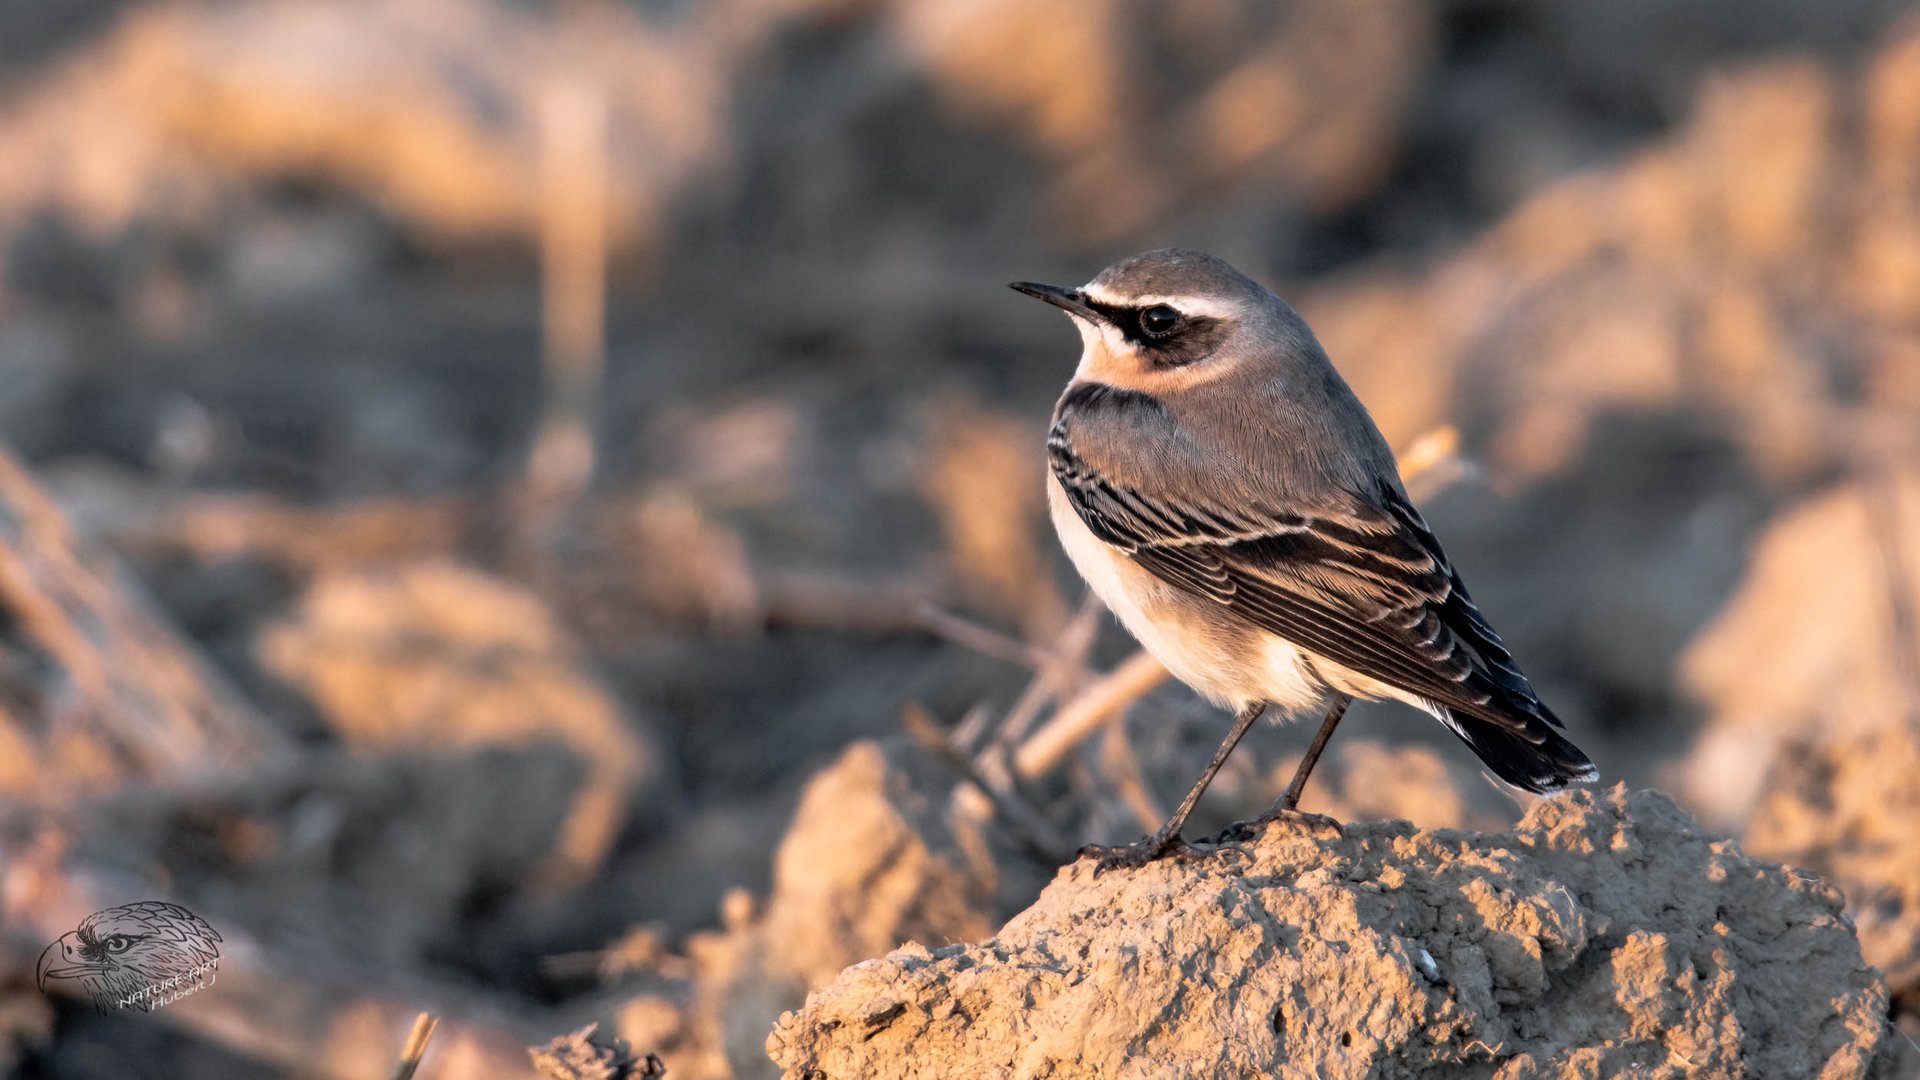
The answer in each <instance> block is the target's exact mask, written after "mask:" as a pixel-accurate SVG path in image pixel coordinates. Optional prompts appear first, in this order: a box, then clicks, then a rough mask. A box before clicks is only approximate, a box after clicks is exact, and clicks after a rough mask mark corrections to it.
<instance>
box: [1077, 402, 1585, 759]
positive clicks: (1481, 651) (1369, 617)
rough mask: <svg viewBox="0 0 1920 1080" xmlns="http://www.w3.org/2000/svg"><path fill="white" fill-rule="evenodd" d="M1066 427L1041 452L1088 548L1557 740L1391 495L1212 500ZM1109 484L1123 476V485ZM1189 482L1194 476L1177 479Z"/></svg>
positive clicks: (1412, 688) (1476, 711) (1313, 646)
mask: <svg viewBox="0 0 1920 1080" xmlns="http://www.w3.org/2000/svg"><path fill="white" fill-rule="evenodd" d="M1075 443H1076V440H1075V439H1074V438H1073V437H1072V434H1071V432H1070V430H1068V429H1067V428H1066V427H1065V426H1056V428H1055V430H1054V432H1053V433H1052V435H1051V436H1050V438H1049V439H1048V447H1049V455H1050V458H1051V464H1052V468H1053V472H1054V475H1055V477H1056V478H1058V480H1059V481H1060V486H1061V488H1062V489H1063V490H1064V491H1065V493H1066V495H1067V498H1068V500H1069V501H1070V502H1071V503H1072V505H1073V508H1074V510H1075V511H1076V512H1077V513H1078V514H1079V516H1080V518H1081V520H1082V521H1084V522H1086V524H1087V527H1088V528H1089V529H1091V530H1092V531H1093V533H1094V535H1095V536H1097V537H1099V538H1100V539H1101V540H1103V541H1105V542H1106V543H1108V544H1111V545H1113V546H1114V547H1116V548H1118V549H1120V550H1122V551H1124V552H1126V553H1127V554H1128V555H1130V556H1131V557H1132V558H1133V559H1134V560H1135V561H1137V562H1138V563H1139V564H1140V565H1141V566H1143V567H1145V568H1146V569H1148V570H1149V571H1151V572H1152V573H1153V574H1155V575H1156V576H1158V577H1160V578H1162V579H1163V580H1165V581H1168V582H1170V583H1172V584H1174V585H1176V586H1178V587H1179V588H1181V589H1184V590H1187V591H1188V592H1191V593H1194V594H1196V595H1198V596H1202V597H1206V598H1207V599H1210V600H1213V601H1215V602H1217V603H1219V604H1221V605H1223V606H1224V607H1226V608H1228V609H1230V610H1232V611H1233V612H1235V613H1236V614H1238V615H1239V616H1241V617H1243V618H1245V619H1247V620H1249V621H1251V622H1253V623H1254V624H1256V625H1258V626H1260V627H1261V628H1263V629H1265V630H1267V631H1269V632H1271V633H1273V634H1277V635H1279V636H1280V637H1282V638H1285V639H1286V640H1288V641H1290V642H1292V643H1293V644H1295V645H1298V646H1300V647H1302V648H1305V649H1306V650H1308V651H1309V652H1312V653H1314V654H1317V655H1319V656H1322V657H1325V658H1326V659H1328V660H1332V661H1333V662H1335V663H1337V664H1340V665H1341V666H1343V667H1345V668H1347V669H1349V670H1351V671H1355V672H1358V673H1360V674H1362V675H1366V676H1369V677H1371V678H1374V679H1377V680H1379V681H1381V682H1383V683H1386V684H1388V685H1389V686H1393V687H1395V688H1397V689H1399V690H1401V691H1403V692H1406V693H1409V694H1412V695H1415V696H1417V697H1419V698H1422V699H1424V700H1427V701H1430V702H1432V703H1434V704H1435V705H1439V706H1445V707H1448V708H1452V709H1457V710H1459V711H1461V712H1463V713H1466V714H1467V715H1470V716H1475V717H1479V718H1481V719H1483V720H1487V721H1489V722H1492V723H1495V724H1499V725H1500V726H1502V727H1505V728H1509V729H1511V730H1514V731H1516V732H1519V733H1522V734H1523V735H1528V737H1529V739H1530V741H1537V740H1535V739H1533V737H1532V735H1531V734H1530V733H1529V729H1533V730H1534V731H1536V732H1537V730H1538V729H1537V728H1534V725H1533V722H1534V721H1545V722H1547V723H1549V724H1552V725H1554V726H1559V721H1558V720H1557V719H1555V718H1554V717H1553V714H1552V713H1551V712H1549V711H1547V709H1546V708H1545V707H1544V706H1543V705H1541V704H1540V702H1539V699H1538V698H1537V697H1535V695H1534V693H1533V689H1532V687H1531V686H1530V685H1528V683H1527V680H1526V678H1525V676H1523V675H1521V674H1520V672H1519V670H1518V668H1516V667H1515V665H1514V663H1513V657H1512V656H1511V655H1510V654H1509V653H1508V652H1507V649H1506V648H1505V646H1504V645H1502V644H1501V642H1500V638H1499V637H1498V636H1497V635H1496V634H1495V633H1494V632H1493V629H1492V628H1491V627H1489V626H1488V625H1487V623H1486V621H1485V620H1484V619H1482V618H1481V616H1480V613H1479V611H1478V610H1477V609H1476V608H1475V607H1474V604H1473V601H1472V600H1471V599H1470V598H1468V596H1467V594H1466V591H1465V589H1464V588H1462V586H1461V584H1460V579H1459V576H1458V575H1457V574H1455V573H1454V571H1453V568H1452V567H1451V566H1450V565H1449V564H1448V562H1447V559H1446V556H1445V554H1444V553H1442V552H1441V550H1440V545H1439V543H1438V542H1437V541H1436V540H1435V539H1434V537H1433V534H1432V532H1431V531H1430V530H1429V529H1428V528H1427V526H1426V523H1425V522H1424V521H1422V520H1421V518H1420V515H1419V512H1418V511H1416V510H1415V509H1414V508H1413V506H1412V505H1411V504H1409V503H1408V502H1407V500H1406V497H1405V496H1404V495H1403V494H1402V493H1401V492H1400V491H1399V489H1398V487H1397V486H1396V485H1393V484H1390V483H1386V482H1382V483H1381V484H1380V485H1379V489H1378V490H1377V491H1374V492H1368V493H1360V492H1346V493H1339V494H1337V495H1335V496H1332V497H1330V498H1327V499H1323V500H1320V501H1319V503H1318V504H1317V505H1314V506H1312V507H1301V506H1286V505H1276V504H1275V502H1274V501H1265V502H1263V501H1261V500H1260V499H1259V498H1258V497H1252V496H1250V495H1249V492H1248V485H1246V484H1245V483H1229V484H1227V485H1223V492H1224V494H1225V495H1226V497H1224V498H1219V499H1215V498H1209V497H1208V496H1207V495H1206V494H1205V493H1204V492H1203V491H1202V490H1201V488H1202V485H1199V484H1195V483H1192V482H1190V481H1189V482H1181V481H1180V480H1179V479H1178V477H1180V475H1181V473H1182V470H1180V469H1178V468H1177V467H1176V468H1175V469H1173V470H1171V471H1170V472H1163V473H1162V475H1167V476H1172V477H1174V478H1175V479H1174V480H1173V481H1172V482H1170V483H1167V484H1165V485H1161V486H1162V487H1163V488H1164V490H1158V491H1156V490H1152V489H1151V488H1152V487H1153V485H1152V484H1151V482H1150V481H1148V480H1147V479H1146V475H1147V474H1149V473H1152V472H1158V471H1160V470H1146V469H1138V468H1134V469H1128V468H1125V467H1121V468H1116V469H1113V470H1110V471H1109V470H1103V469H1102V468H1101V467H1100V464H1099V463H1097V462H1095V461H1090V460H1089V456H1091V455H1089V454H1085V453H1080V452H1076V446H1075ZM1118 473H1131V474H1132V477H1131V480H1130V482H1125V481H1122V480H1120V479H1119V478H1118V477H1117V475H1115V474H1118ZM1185 475H1186V476H1188V477H1191V476H1192V475H1193V474H1192V473H1191V472H1190V471H1189V472H1186V474H1185Z"/></svg>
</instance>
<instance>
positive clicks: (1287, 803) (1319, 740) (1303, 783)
mask: <svg viewBox="0 0 1920 1080" xmlns="http://www.w3.org/2000/svg"><path fill="white" fill-rule="evenodd" d="M1351 704H1353V699H1352V698H1350V697H1348V696H1347V695H1345V694H1335V695H1334V698H1333V704H1332V705H1331V706H1330V707H1329V708H1328V709H1327V718H1326V719H1325V720H1322V721H1320V730H1319V732H1318V733H1316V734H1315V735H1314V737H1313V744H1312V745H1310V746H1308V747H1307V756H1306V757H1304V758H1301V759H1300V767H1299V768H1298V769H1295V770H1294V771H1293V782H1292V783H1289V784H1288V785H1287V793H1286V794H1285V795H1282V796H1280V801H1279V802H1278V803H1276V804H1274V807H1273V810H1272V811H1271V812H1269V813H1268V814H1267V815H1266V817H1264V818H1262V819H1261V820H1263V821H1264V820H1268V819H1270V818H1276V817H1299V818H1304V819H1306V820H1309V821H1311V822H1313V823H1314V824H1316V825H1325V826H1331V827H1332V828H1333V829H1334V830H1336V831H1338V830H1339V828H1340V823H1339V822H1337V821H1335V820H1333V819H1332V818H1330V817H1328V816H1327V815H1325V814H1306V813H1302V812H1301V811H1300V793H1301V792H1302V791H1304V790H1306V787H1307V776H1308V774H1310V773H1312V772H1313V767H1314V765H1315V764H1316V763H1318V762H1319V760H1320V753H1321V751H1323V750H1325V749H1326V748H1327V740H1328V739H1331V738H1333V729H1334V728H1337V727H1339V726H1340V718H1341V717H1343V716H1345V715H1347V706H1349V705H1351Z"/></svg>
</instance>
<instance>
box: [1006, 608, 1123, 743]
mask: <svg viewBox="0 0 1920 1080" xmlns="http://www.w3.org/2000/svg"><path fill="white" fill-rule="evenodd" d="M1105 610H1106V606H1105V605H1103V604H1101V603H1100V598H1099V597H1097V596H1095V595H1093V594H1092V593H1091V592H1089V593H1088V594H1087V599H1086V601H1085V602H1084V603H1082V604H1081V605H1080V610H1079V611H1078V612H1077V613H1075V615H1074V616H1073V619H1072V621H1070V622H1068V623H1067V627H1066V629H1065V630H1064V631H1062V632H1061V634H1060V638H1059V640H1058V641H1057V642H1056V644H1055V648H1054V652H1053V659H1052V660H1050V661H1049V662H1048V663H1047V664H1046V666H1045V667H1042V668H1041V669H1040V671H1039V672H1038V673H1037V674H1035V675H1034V677H1033V679H1032V680H1031V681H1030V682H1028V683H1027V688H1026V689H1025V690H1023V691H1021V693H1020V697H1019V699H1018V700H1016V701H1015V702H1014V703H1013V708H1011V709H1008V710H1007V716H1006V719H1005V720H1002V721H1001V722H1000V730H999V732H998V733H997V734H996V735H995V740H996V741H997V742H999V743H1001V744H1002V745H1011V744H1014V743H1018V742H1019V741H1020V740H1021V739H1024V738H1026V737H1027V731H1028V730H1029V729H1030V728H1032V727H1033V722H1034V721H1035V720H1038V719H1040V710H1042V709H1044V708H1046V707H1047V705H1048V704H1049V703H1051V702H1052V701H1054V700H1055V699H1056V698H1058V697H1059V696H1060V695H1062V694H1064V693H1067V692H1069V691H1071V690H1073V689H1074V688H1075V687H1076V686H1077V685H1078V684H1079V683H1081V682H1083V681H1085V679H1086V677H1087V654H1088V653H1089V652H1092V651H1093V639H1094V637H1095V636H1096V635H1095V631H1097V630H1099V629H1100V613H1101V612H1103V611H1105Z"/></svg>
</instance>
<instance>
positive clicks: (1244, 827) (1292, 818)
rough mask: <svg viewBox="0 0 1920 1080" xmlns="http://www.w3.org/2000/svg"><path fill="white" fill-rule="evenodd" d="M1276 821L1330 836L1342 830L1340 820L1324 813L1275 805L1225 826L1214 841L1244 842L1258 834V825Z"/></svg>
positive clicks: (1339, 833) (1224, 843)
mask: <svg viewBox="0 0 1920 1080" xmlns="http://www.w3.org/2000/svg"><path fill="white" fill-rule="evenodd" d="M1278 821H1284V822H1286V823H1288V824H1289V825H1294V826H1304V827H1306V828H1309V829H1312V830H1313V831H1315V832H1321V833H1325V834H1327V835H1328V836H1329V837H1330V838H1331V837H1337V836H1339V835H1341V833H1342V831H1343V830H1342V827H1341V825H1340V822H1338V821H1336V820H1335V819H1333V818H1330V817H1328V816H1327V815H1325V814H1315V813H1310V812H1308V811H1305V810H1296V809H1294V808H1293V807H1291V806H1276V807H1274V808H1273V809H1271V810H1269V811H1267V812H1266V813H1264V814H1261V815H1260V816H1259V817H1257V818H1254V819H1253V820H1251V821H1236V822H1234V823H1233V824H1231V825H1229V826H1227V827H1226V828H1225V829H1223V830H1222V831H1221V833H1220V835H1219V836H1217V837H1215V838H1214V843H1216V844H1220V845H1223V846H1224V845H1227V844H1244V843H1246V842H1248V841H1250V840H1252V839H1254V837H1255V836H1256V835H1258V833H1259V826H1262V825H1269V824H1272V823H1274V822H1278Z"/></svg>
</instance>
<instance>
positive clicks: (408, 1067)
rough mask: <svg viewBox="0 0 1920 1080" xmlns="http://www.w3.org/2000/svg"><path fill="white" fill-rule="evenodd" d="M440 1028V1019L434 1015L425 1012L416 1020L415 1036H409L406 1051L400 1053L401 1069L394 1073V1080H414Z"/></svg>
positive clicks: (414, 1025)
mask: <svg viewBox="0 0 1920 1080" xmlns="http://www.w3.org/2000/svg"><path fill="white" fill-rule="evenodd" d="M439 1026H440V1018H439V1017H437V1016H435V1015H433V1014H432V1013H425V1012H423V1013H421V1014H420V1015H419V1017H418V1018H417V1019H415V1020H414V1022H413V1034H411V1035H408V1036H407V1045H406V1049H404V1050H402V1051H400V1067H399V1068H397V1069H395V1070H394V1071H393V1080H413V1074H414V1071H415V1070H416V1069H418V1068H420V1059H421V1058H424V1057H426V1056H427V1043H428V1042H429V1041H431V1040H432V1038H433V1032H434V1029H435V1028H437V1027H439Z"/></svg>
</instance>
